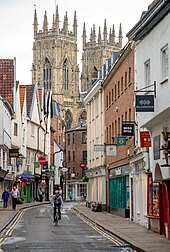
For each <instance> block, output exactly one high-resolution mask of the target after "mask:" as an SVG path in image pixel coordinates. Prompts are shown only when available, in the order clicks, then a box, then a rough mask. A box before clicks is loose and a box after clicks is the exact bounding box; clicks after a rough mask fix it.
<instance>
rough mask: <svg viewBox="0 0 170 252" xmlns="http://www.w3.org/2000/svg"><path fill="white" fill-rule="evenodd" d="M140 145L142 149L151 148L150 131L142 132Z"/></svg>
mask: <svg viewBox="0 0 170 252" xmlns="http://www.w3.org/2000/svg"><path fill="white" fill-rule="evenodd" d="M140 144H141V147H151V137H150V134H149V131H141V132H140Z"/></svg>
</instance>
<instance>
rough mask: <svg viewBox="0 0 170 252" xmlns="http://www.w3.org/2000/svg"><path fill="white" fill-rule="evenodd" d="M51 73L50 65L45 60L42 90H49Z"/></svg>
mask: <svg viewBox="0 0 170 252" xmlns="http://www.w3.org/2000/svg"><path fill="white" fill-rule="evenodd" d="M51 80H52V71H51V64H50V62H49V60H48V59H47V58H46V59H45V63H44V69H43V81H44V90H51Z"/></svg>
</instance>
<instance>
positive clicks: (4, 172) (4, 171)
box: [0, 167, 9, 182]
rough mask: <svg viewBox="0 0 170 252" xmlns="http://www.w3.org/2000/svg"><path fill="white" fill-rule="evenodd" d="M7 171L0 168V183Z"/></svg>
mask: <svg viewBox="0 0 170 252" xmlns="http://www.w3.org/2000/svg"><path fill="white" fill-rule="evenodd" d="M8 172H9V171H6V170H4V169H2V168H1V167H0V182H1V181H3V180H4V178H5V177H6V175H7V174H8Z"/></svg>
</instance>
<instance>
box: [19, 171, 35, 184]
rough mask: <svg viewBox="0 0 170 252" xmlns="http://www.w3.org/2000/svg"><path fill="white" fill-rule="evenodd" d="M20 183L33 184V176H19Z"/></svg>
mask: <svg viewBox="0 0 170 252" xmlns="http://www.w3.org/2000/svg"><path fill="white" fill-rule="evenodd" d="M21 181H22V182H30V183H32V182H35V178H34V176H33V175H32V174H27V173H23V174H22V175H21Z"/></svg>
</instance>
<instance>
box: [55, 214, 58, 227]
mask: <svg viewBox="0 0 170 252" xmlns="http://www.w3.org/2000/svg"><path fill="white" fill-rule="evenodd" d="M55 226H58V212H57V211H56V216H55Z"/></svg>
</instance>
